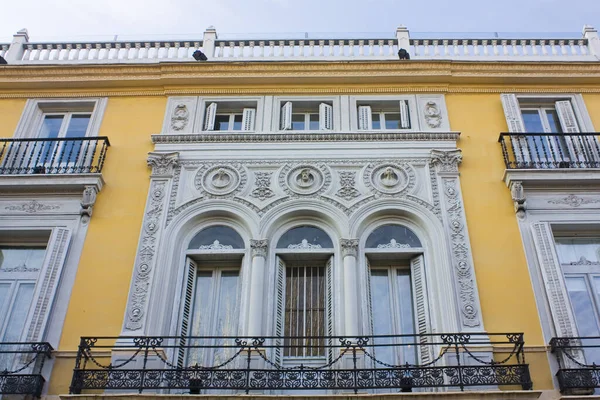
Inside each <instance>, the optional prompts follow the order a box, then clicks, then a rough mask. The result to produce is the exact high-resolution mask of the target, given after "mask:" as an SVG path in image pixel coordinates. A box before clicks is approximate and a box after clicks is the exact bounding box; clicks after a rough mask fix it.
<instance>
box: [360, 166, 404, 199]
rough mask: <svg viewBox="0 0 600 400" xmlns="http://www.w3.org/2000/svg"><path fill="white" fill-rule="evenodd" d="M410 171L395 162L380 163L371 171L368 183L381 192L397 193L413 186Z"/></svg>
mask: <svg viewBox="0 0 600 400" xmlns="http://www.w3.org/2000/svg"><path fill="white" fill-rule="evenodd" d="M410 172H412V171H410ZM410 172H409V171H408V170H407V168H403V167H401V166H399V165H395V164H384V165H380V166H378V167H376V168H374V169H373V171H372V172H371V176H370V181H371V182H370V183H371V185H372V187H373V188H374V189H375V190H377V191H379V192H381V193H385V194H390V195H391V194H398V193H400V192H404V191H406V190H407V189H409V188H411V187H413V186H414V183H415V177H414V174H411V173H410Z"/></svg>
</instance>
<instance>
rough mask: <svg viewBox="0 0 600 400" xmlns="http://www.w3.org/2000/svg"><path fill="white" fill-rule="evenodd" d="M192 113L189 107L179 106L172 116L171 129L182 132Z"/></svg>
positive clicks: (181, 104)
mask: <svg viewBox="0 0 600 400" xmlns="http://www.w3.org/2000/svg"><path fill="white" fill-rule="evenodd" d="M189 117H190V113H189V111H188V109H187V106H186V105H185V104H183V103H180V104H177V105H176V106H175V109H174V110H173V114H172V115H171V129H173V130H174V131H177V132H179V131H182V130H183V129H185V127H186V126H187V124H188V121H189Z"/></svg>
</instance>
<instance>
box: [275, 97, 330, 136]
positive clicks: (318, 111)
mask: <svg viewBox="0 0 600 400" xmlns="http://www.w3.org/2000/svg"><path fill="white" fill-rule="evenodd" d="M279 129H280V130H282V131H286V130H289V131H330V130H333V105H332V104H331V102H319V101H286V102H282V104H281V113H280V115H279Z"/></svg>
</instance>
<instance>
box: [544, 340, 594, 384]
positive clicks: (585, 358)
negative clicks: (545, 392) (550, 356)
mask: <svg viewBox="0 0 600 400" xmlns="http://www.w3.org/2000/svg"><path fill="white" fill-rule="evenodd" d="M550 348H551V351H552V353H554V355H555V356H556V359H557V361H558V368H559V369H558V372H557V373H556V378H557V379H558V385H559V387H560V391H561V392H562V393H565V394H592V393H594V389H600V365H599V364H596V362H597V361H600V337H592V336H589V337H555V338H552V339H551V340H550Z"/></svg>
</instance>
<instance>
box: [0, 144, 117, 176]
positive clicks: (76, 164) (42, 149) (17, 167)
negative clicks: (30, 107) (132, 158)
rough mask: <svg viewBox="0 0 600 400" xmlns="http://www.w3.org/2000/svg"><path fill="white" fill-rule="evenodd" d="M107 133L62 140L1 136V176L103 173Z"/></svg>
mask: <svg viewBox="0 0 600 400" xmlns="http://www.w3.org/2000/svg"><path fill="white" fill-rule="evenodd" d="M108 146H110V142H109V141H108V138H107V137H106V136H98V137H78V138H58V139H0V175H15V174H87V173H99V172H102V166H103V165H104V160H105V158H106V151H107V150H108Z"/></svg>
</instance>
